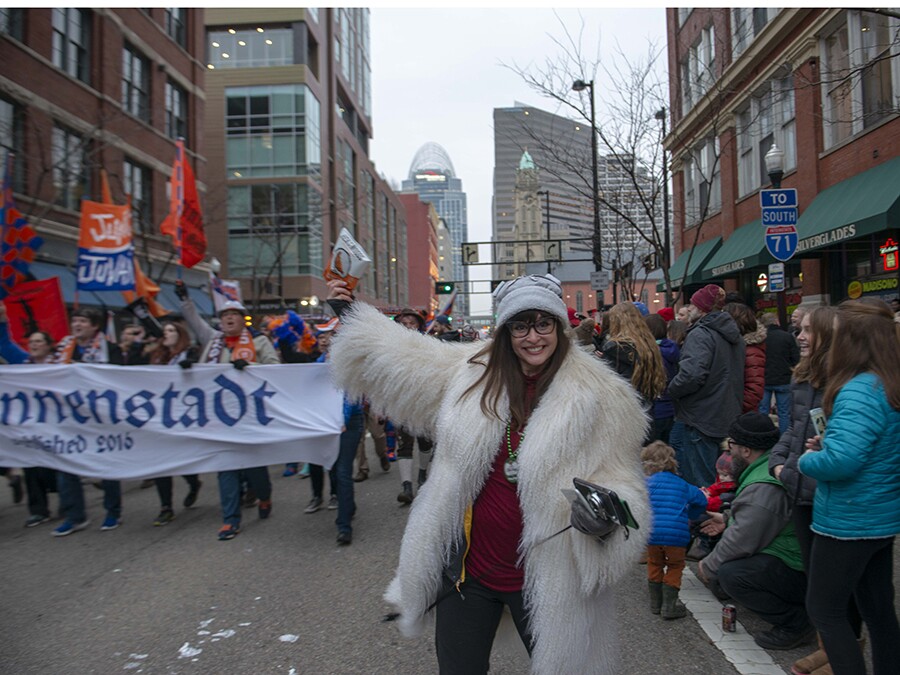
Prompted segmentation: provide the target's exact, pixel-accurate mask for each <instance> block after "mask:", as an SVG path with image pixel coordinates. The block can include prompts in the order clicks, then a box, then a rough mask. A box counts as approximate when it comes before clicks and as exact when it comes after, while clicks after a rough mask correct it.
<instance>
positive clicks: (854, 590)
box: [806, 534, 900, 675]
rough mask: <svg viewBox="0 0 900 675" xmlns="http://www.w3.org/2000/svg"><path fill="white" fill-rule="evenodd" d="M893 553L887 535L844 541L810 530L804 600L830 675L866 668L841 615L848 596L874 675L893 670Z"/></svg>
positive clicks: (896, 658)
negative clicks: (865, 636)
mask: <svg viewBox="0 0 900 675" xmlns="http://www.w3.org/2000/svg"><path fill="white" fill-rule="evenodd" d="M893 554H894V538H893V537H889V538H885V539H854V540H850V541H847V540H841V539H833V538H831V537H824V536H821V535H818V534H813V545H812V555H811V564H810V569H809V593H808V594H807V597H806V603H807V606H808V607H809V615H810V617H812V620H813V623H814V624H815V626H816V628H817V629H818V630H819V635H821V637H822V643H823V644H824V645H825V651H826V652H827V654H828V662H829V664H831V668H832V670H834V673H835V675H844V674H845V673H848V674H855V673H865V672H866V665H865V661H864V660H863V655H862V651H861V650H860V648H859V645H858V643H857V642H856V635H855V634H854V632H853V627H852V626H851V624H850V621H849V619H848V616H847V606H848V603H849V600H850V596H853V597H855V598H856V606H857V607H859V613H860V614H861V615H862V618H863V621H865V622H866V627H868V629H869V638H870V639H871V641H872V666H873V668H874V673H875V675H887V674H888V673H896V672H897V664H898V663H900V625H898V622H897V613H896V611H895V610H894V579H893V572H894V571H893Z"/></svg>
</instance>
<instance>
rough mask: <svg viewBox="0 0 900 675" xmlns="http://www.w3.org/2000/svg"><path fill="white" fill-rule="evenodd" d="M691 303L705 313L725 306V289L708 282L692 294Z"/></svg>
mask: <svg viewBox="0 0 900 675" xmlns="http://www.w3.org/2000/svg"><path fill="white" fill-rule="evenodd" d="M691 304H692V305H693V306H694V307H696V308H697V309H699V310H700V311H701V312H703V313H704V314H709V313H710V312H712V311H713V310H717V309H722V308H723V307H724V306H725V289H724V288H722V287H721V286H716V285H715V284H708V285H706V286H704V287H703V288H701V289H700V290H699V291H697V292H696V293H694V294H693V295H692V296H691Z"/></svg>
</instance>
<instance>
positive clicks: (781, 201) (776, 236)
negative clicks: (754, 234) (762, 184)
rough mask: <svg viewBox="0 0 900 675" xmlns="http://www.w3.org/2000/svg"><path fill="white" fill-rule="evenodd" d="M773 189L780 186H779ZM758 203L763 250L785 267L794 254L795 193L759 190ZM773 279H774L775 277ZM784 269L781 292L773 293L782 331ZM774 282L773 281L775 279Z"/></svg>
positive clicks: (771, 285)
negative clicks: (760, 209) (763, 238)
mask: <svg viewBox="0 0 900 675" xmlns="http://www.w3.org/2000/svg"><path fill="white" fill-rule="evenodd" d="M776 185H780V179H779V182H778V183H776ZM759 201H760V206H761V207H762V224H763V225H764V226H765V228H766V234H765V242H766V248H767V249H768V251H769V253H771V254H772V257H773V258H775V259H776V260H778V261H780V263H786V262H787V261H788V260H790V259H791V258H792V257H794V254H795V253H796V252H797V244H798V243H799V242H798V236H797V190H796V189H795V188H780V187H778V188H776V189H771V190H760V191H759ZM772 267H773V266H772V265H770V266H769V290H772V291H775V289H776V287H777V284H776V283H774V282H773V278H772ZM776 276H777V275H776ZM784 276H785V275H784V265H783V264H782V271H781V277H780V278H781V288H780V290H778V291H776V295H777V298H778V318H779V321H780V322H781V324H782V326H783V327H785V328H786V327H787V326H786V325H785V324H787V306H786V299H785V295H784V293H785V278H784ZM776 280H777V279H776Z"/></svg>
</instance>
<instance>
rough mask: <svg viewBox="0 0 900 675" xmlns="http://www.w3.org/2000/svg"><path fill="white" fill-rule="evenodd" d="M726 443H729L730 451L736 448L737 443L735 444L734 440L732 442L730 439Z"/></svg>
mask: <svg viewBox="0 0 900 675" xmlns="http://www.w3.org/2000/svg"><path fill="white" fill-rule="evenodd" d="M726 442H727V443H728V449H729V450H731V449H732V448H733V447H734V446H736V445H737V443H735V442H734V441H733V440H731V439H730V438H729V439H728V440H727V441H726Z"/></svg>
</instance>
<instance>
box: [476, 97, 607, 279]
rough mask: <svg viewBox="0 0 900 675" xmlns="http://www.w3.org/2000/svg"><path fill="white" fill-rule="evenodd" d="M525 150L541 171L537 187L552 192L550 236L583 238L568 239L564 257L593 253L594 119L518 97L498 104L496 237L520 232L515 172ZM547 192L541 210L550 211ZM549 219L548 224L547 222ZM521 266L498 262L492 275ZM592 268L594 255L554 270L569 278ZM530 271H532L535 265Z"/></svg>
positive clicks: (510, 237)
mask: <svg viewBox="0 0 900 675" xmlns="http://www.w3.org/2000/svg"><path fill="white" fill-rule="evenodd" d="M524 152H527V153H528V155H529V157H530V158H531V160H532V163H533V165H534V169H535V170H536V171H537V173H538V176H539V186H537V187H539V189H540V191H542V192H544V191H546V192H549V193H550V194H549V200H550V233H551V237H552V238H554V239H579V238H580V239H583V241H579V242H572V243H569V244H566V245H564V246H563V258H564V259H568V260H573V259H576V260H583V259H586V258H590V257H591V241H590V238H591V235H592V233H593V229H594V223H593V202H592V201H591V189H592V188H591V177H590V165H591V162H590V158H591V129H590V125H589V124H584V123H579V122H576V121H574V120H570V119H568V118H566V117H561V116H559V115H554V114H552V113H548V112H546V111H544V110H539V109H538V108H533V107H531V106H527V105H525V104H523V103H518V102H516V104H515V105H514V106H513V107H511V108H495V109H494V199H493V238H494V240H495V241H498V242H502V241H512V240H515V238H516V235H515V232H516V190H517V188H516V176H517V173H518V172H519V171H520V161H521V159H522V154H523V153H524ZM584 167H586V168H587V171H585V170H583V168H584ZM519 191H520V192H521V186H520V188H519ZM546 198H547V197H544V196H541V205H542V208H541V212H542V214H544V213H545V209H544V208H543V206H544V199H546ZM520 210H521V209H520ZM544 225H545V227H546V222H545V223H544ZM544 234H546V232H545V231H544ZM512 250H513V247H499V246H498V247H496V249H495V251H496V252H497V255H498V256H499V257H501V258H502V257H503V255H504V251H506V252H511V251H512ZM518 267H519V266H517V265H511V264H506V265H497V266H496V267H495V268H494V273H493V277H494V279H505V278H508V277H509V276H513V275H514V274H515V270H516V269H518ZM538 267H540V266H538ZM592 269H593V265H592V264H591V263H590V262H589V261H588V262H568V263H565V264H562V265H558V266H555V267H554V269H553V273H554V274H555V275H557V276H559V278H560V279H562V280H564V281H565V280H567V279H587V278H588V276H589V275H590V272H591V270H592ZM529 271H532V270H531V269H530V267H529Z"/></svg>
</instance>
